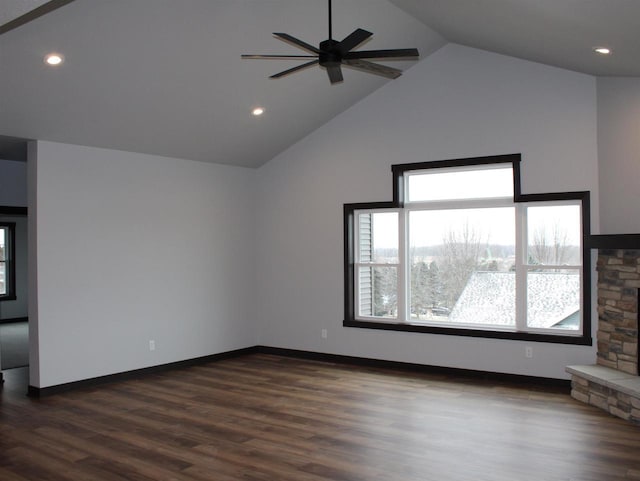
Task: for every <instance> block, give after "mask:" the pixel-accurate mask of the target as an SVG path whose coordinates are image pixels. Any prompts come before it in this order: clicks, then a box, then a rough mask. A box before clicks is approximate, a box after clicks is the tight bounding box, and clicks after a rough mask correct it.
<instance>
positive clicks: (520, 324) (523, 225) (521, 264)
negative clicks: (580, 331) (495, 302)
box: [515, 204, 527, 331]
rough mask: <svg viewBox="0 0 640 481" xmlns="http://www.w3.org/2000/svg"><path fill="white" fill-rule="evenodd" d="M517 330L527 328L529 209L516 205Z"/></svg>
mask: <svg viewBox="0 0 640 481" xmlns="http://www.w3.org/2000/svg"><path fill="white" fill-rule="evenodd" d="M515 212H516V330H517V331H525V330H526V329H527V209H526V207H525V206H524V205H522V204H518V205H516V209H515Z"/></svg>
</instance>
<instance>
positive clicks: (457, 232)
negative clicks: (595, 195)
mask: <svg viewBox="0 0 640 481" xmlns="http://www.w3.org/2000/svg"><path fill="white" fill-rule="evenodd" d="M519 161H520V156H519V155H510V156H498V157H484V158H479V159H462V160H455V161H441V162H429V163H421V164H403V165H398V166H393V173H394V186H395V187H396V188H395V189H394V201H393V202H390V203H375V204H348V205H345V285H346V289H345V292H346V297H345V325H346V326H352V327H368V328H380V329H396V330H411V331H423V332H436V333H445V334H456V335H472V336H483V337H502V338H513V339H528V340H543V341H550V342H567V343H578V344H586V343H590V342H591V339H590V327H589V317H590V309H589V303H588V299H586V297H587V296H585V293H586V292H588V288H585V286H588V285H589V282H588V279H589V258H588V256H586V255H585V250H584V246H583V242H582V241H583V238H584V233H585V232H588V229H585V227H588V219H587V218H588V210H589V206H588V198H589V195H588V192H574V193H556V194H534V195H521V194H520V192H519V189H520V177H519ZM585 219H586V220H585ZM585 224H586V225H585Z"/></svg>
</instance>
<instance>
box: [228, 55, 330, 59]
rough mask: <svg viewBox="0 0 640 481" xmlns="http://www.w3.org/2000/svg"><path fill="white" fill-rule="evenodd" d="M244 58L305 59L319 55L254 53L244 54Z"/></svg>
mask: <svg viewBox="0 0 640 481" xmlns="http://www.w3.org/2000/svg"><path fill="white" fill-rule="evenodd" d="M241 57H242V58H262V59H265V58H267V59H275V60H278V59H282V60H291V59H301V60H304V59H306V58H318V56H317V55H260V54H258V55H254V54H242V55H241Z"/></svg>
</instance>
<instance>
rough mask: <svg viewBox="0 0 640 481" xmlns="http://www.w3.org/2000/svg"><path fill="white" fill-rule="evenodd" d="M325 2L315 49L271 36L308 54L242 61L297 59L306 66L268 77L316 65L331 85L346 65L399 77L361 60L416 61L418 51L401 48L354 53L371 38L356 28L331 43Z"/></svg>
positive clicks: (288, 38) (389, 69)
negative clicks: (322, 32) (324, 24)
mask: <svg viewBox="0 0 640 481" xmlns="http://www.w3.org/2000/svg"><path fill="white" fill-rule="evenodd" d="M328 2H329V38H328V39H327V40H324V41H322V42H320V45H319V46H318V48H316V47H314V46H313V45H310V44H308V43H306V42H303V41H302V40H300V39H297V38H296V37H293V36H291V35H289V34H287V33H274V34H273V35H275V36H276V37H277V38H279V39H280V40H283V41H285V42H287V43H291V44H293V45H294V46H296V47H298V48H300V49H302V50H305V51H306V52H308V54H307V55H242V58H245V59H277V60H285V59H289V60H291V59H297V60H306V59H314V60H308V61H307V62H306V63H303V64H301V65H298V66H296V67H293V68H290V69H287V70H283V71H282V72H279V73H277V74H275V75H272V76H271V77H269V78H281V77H284V76H286V75H290V74H292V73H295V72H298V71H299V70H303V69H305V68H308V67H312V66H313V65H320V66H321V67H323V68H325V69H326V71H327V75H328V76H329V81H330V82H331V83H332V84H335V83H339V82H342V81H343V76H342V66H343V65H344V66H347V67H351V68H355V69H358V70H362V71H364V72H367V73H371V74H375V75H380V76H382V77H386V78H390V79H395V78H398V77H399V76H400V75H402V70H399V69H397V68H392V67H387V66H386V65H380V64H378V63H374V62H370V61H368V60H364V59H383V58H407V59H414V60H415V59H417V58H418V56H419V53H418V49H415V48H404V49H392V50H360V51H358V50H356V51H354V50H353V49H354V48H356V47H357V46H358V45H360V44H362V42H364V41H365V40H367V39H368V38H369V37H371V36H372V35H373V34H372V33H371V32H368V31H366V30H364V29H361V28H358V29H356V30H354V31H353V32H352V33H351V34H349V35H347V36H346V37H345V38H344V39H343V40H342V41H338V40H334V39H333V34H332V21H331V0H328ZM310 54H311V55H310Z"/></svg>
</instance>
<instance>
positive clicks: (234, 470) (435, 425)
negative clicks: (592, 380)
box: [0, 354, 640, 481]
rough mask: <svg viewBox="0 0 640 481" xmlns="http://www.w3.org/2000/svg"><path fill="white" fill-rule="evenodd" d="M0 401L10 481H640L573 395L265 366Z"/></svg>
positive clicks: (618, 444) (224, 367) (245, 361)
mask: <svg viewBox="0 0 640 481" xmlns="http://www.w3.org/2000/svg"><path fill="white" fill-rule="evenodd" d="M0 399H1V404H0V479H2V480H3V481H24V480H82V481H99V480H109V481H114V480H127V481H130V480H154V481H157V480H216V481H228V480H251V481H267V480H269V481H275V480H291V481H306V480H308V481H322V480H367V481H369V480H373V481H405V480H406V481H418V480H420V481H424V480H434V481H448V480H451V481H466V480H469V481H528V480H531V481H533V480H535V481H556V480H557V481H560V480H562V481H616V480H630V479H636V480H637V479H640V427H638V426H635V425H631V424H628V423H626V422H624V421H622V420H619V419H617V418H614V417H611V416H609V415H607V414H605V413H604V412H601V411H599V410H597V409H595V408H593V407H589V406H585V405H582V404H580V403H578V402H576V401H574V400H572V399H571V398H570V397H569V396H568V394H567V392H565V390H564V389H562V390H560V389H543V388H540V387H538V388H534V387H526V386H522V385H520V386H518V385H509V384H497V383H496V382H495V381H494V382H489V381H482V380H478V379H464V378H453V377H445V376H437V375H425V374H416V373H405V372H397V371H385V370H381V369H372V368H362V367H352V366H344V365H334V364H328V363H321V362H312V361H304V360H297V359H291V358H285V357H278V356H272V355H266V354H255V355H249V356H245V357H241V358H235V359H227V360H223V361H218V362H214V363H211V364H207V365H203V366H198V367H192V368H188V369H182V370H174V371H170V372H165V373H161V374H154V375H149V376H146V377H144V378H142V379H139V380H132V381H126V382H119V383H113V384H108V385H102V386H99V387H96V388H92V389H83V390H77V391H72V392H68V393H64V394H59V395H55V396H51V397H47V398H43V399H40V400H35V399H30V398H27V397H26V396H25V395H24V390H16V389H13V388H11V383H9V385H8V386H7V387H6V388H4V389H3V390H2V394H1V396H0Z"/></svg>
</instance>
